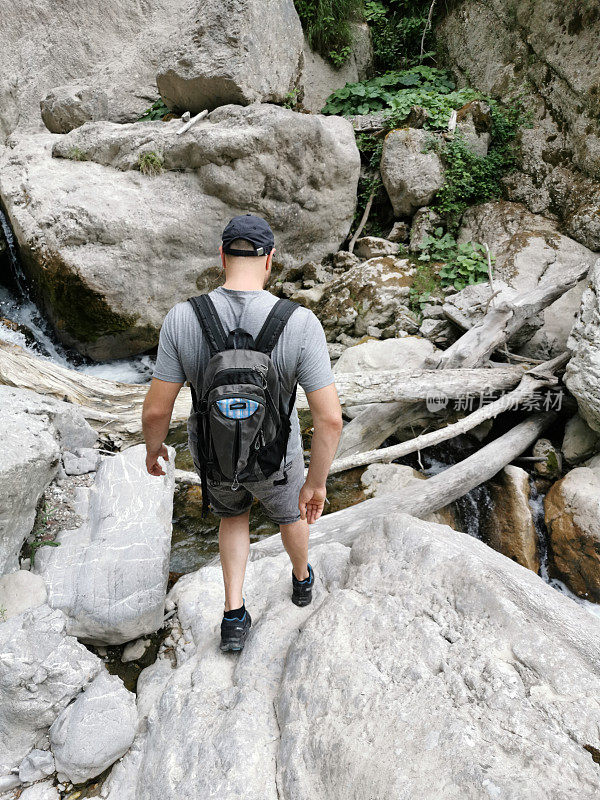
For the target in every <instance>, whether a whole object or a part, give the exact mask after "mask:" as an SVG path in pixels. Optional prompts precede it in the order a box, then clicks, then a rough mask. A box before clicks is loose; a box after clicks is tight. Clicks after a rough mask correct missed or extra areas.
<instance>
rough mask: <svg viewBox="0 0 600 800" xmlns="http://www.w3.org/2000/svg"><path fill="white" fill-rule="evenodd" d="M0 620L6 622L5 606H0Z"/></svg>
mask: <svg viewBox="0 0 600 800" xmlns="http://www.w3.org/2000/svg"><path fill="white" fill-rule="evenodd" d="M0 622H6V607H5V606H0Z"/></svg>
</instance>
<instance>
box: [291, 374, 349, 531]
mask: <svg viewBox="0 0 600 800" xmlns="http://www.w3.org/2000/svg"><path fill="white" fill-rule="evenodd" d="M306 399H307V400H308V405H309V408H310V411H311V414H312V419H313V427H314V433H313V438H312V447H311V451H310V466H309V468H308V475H307V476H306V481H305V483H304V486H303V487H302V489H301V490H300V499H299V503H298V507H299V508H300V514H301V516H302V519H307V520H308V523H309V525H310V524H312V523H313V522H316V521H317V520H318V519H319V517H320V516H321V514H322V513H323V506H324V505H325V498H326V496H327V489H326V485H325V484H326V481H327V474H328V473H329V467H330V466H331V462H332V461H333V458H334V456H335V451H336V449H337V446H338V442H339V440H340V434H341V432H342V409H341V407H340V400H339V397H338V393H337V390H336V388H335V384H334V383H331V384H330V385H329V386H324V387H323V388H322V389H317V390H316V391H314V392H308V393H307V395H306Z"/></svg>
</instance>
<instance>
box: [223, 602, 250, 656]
mask: <svg viewBox="0 0 600 800" xmlns="http://www.w3.org/2000/svg"><path fill="white" fill-rule="evenodd" d="M251 627H252V619H251V617H250V614H249V613H248V612H247V611H245V612H244V616H243V617H242V618H241V619H237V617H234V618H233V619H227V617H225V616H224V617H223V619H222V621H221V650H224V651H225V650H233V651H234V652H237V651H239V650H243V649H244V645H245V644H246V639H247V637H248V633H249V631H250V628H251Z"/></svg>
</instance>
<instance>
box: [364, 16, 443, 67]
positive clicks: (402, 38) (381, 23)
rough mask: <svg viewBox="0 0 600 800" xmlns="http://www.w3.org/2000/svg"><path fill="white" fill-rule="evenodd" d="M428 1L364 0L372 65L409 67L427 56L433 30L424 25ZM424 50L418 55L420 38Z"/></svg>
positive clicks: (430, 53) (430, 48)
mask: <svg viewBox="0 0 600 800" xmlns="http://www.w3.org/2000/svg"><path fill="white" fill-rule="evenodd" d="M430 5H431V0H366V2H365V18H366V20H367V21H368V23H369V27H370V28H371V39H372V41H373V55H374V58H375V68H376V70H378V71H379V72H381V71H383V70H388V69H390V67H395V68H403V67H409V66H411V65H412V64H415V63H417V62H422V61H424V60H425V59H427V58H430V57H431V56H432V55H434V53H433V52H432V50H433V41H434V37H433V30H432V27H427V17H428V14H429V8H430ZM426 28H427V31H426V33H425V38H424V41H423V48H424V50H425V51H427V52H424V53H423V55H422V56H421V39H422V38H423V32H424V31H425V29H426Z"/></svg>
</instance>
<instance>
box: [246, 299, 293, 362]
mask: <svg viewBox="0 0 600 800" xmlns="http://www.w3.org/2000/svg"><path fill="white" fill-rule="evenodd" d="M297 308H299V304H298V303H294V302H292V301H291V300H287V299H285V298H284V299H281V300H278V301H277V302H276V303H275V305H274V306H273V308H272V309H271V310H270V311H269V315H268V317H267V318H266V320H265V322H264V325H263V326H262V328H261V329H260V333H259V334H258V336H257V337H256V343H255V350H259V351H260V352H261V353H266V354H267V355H270V354H271V352H272V350H273V348H274V347H275V345H276V344H277V341H278V339H279V337H280V336H281V334H282V333H283V329H284V328H285V326H286V323H287V321H288V319H289V318H290V317H291V316H292V314H293V313H294V311H295V310H296V309H297Z"/></svg>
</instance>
